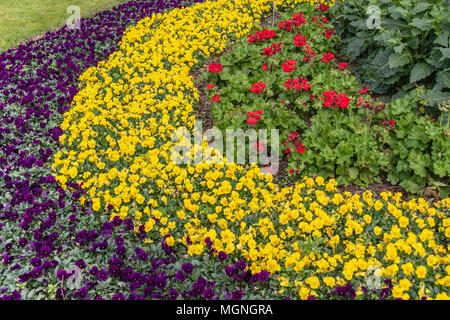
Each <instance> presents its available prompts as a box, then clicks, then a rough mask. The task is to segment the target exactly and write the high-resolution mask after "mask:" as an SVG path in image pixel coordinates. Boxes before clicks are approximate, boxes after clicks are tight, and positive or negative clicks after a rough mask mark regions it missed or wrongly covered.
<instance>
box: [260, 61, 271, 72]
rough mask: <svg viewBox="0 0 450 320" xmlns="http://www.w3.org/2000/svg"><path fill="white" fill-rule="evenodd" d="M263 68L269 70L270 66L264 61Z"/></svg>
mask: <svg viewBox="0 0 450 320" xmlns="http://www.w3.org/2000/svg"><path fill="white" fill-rule="evenodd" d="M261 69H263V70H264V71H267V70H269V66H268V65H267V64H265V63H263V65H262V67H261Z"/></svg>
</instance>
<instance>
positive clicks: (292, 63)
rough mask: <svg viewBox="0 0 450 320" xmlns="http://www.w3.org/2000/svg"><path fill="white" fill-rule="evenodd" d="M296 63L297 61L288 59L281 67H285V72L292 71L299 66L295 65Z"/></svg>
mask: <svg viewBox="0 0 450 320" xmlns="http://www.w3.org/2000/svg"><path fill="white" fill-rule="evenodd" d="M296 63H297V61H295V60H290V59H288V60H287V61H286V62H285V63H283V64H282V65H281V68H282V69H283V71H284V72H291V71H294V70H295V69H296V68H297V67H296V66H295V64H296Z"/></svg>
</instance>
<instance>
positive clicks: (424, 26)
mask: <svg viewBox="0 0 450 320" xmlns="http://www.w3.org/2000/svg"><path fill="white" fill-rule="evenodd" d="M410 25H412V26H414V27H416V28H418V29H420V30H421V31H426V30H429V29H430V28H431V20H430V19H417V18H414V19H413V20H412V21H411V22H410Z"/></svg>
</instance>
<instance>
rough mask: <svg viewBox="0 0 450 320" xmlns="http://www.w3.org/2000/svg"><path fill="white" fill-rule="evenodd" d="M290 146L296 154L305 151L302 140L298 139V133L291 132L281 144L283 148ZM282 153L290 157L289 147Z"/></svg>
mask: <svg viewBox="0 0 450 320" xmlns="http://www.w3.org/2000/svg"><path fill="white" fill-rule="evenodd" d="M288 143H289V144H292V145H293V146H294V147H295V149H296V150H297V152H298V153H303V152H305V151H306V148H305V146H304V145H303V144H302V140H301V139H300V136H299V135H298V132H291V133H290V134H289V137H288V138H287V140H286V141H284V142H283V146H285V147H286V145H287V144H288ZM284 152H285V153H286V154H287V155H288V156H290V155H291V147H290V146H289V147H288V148H286V149H285V150H284Z"/></svg>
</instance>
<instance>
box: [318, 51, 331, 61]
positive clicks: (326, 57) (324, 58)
mask: <svg viewBox="0 0 450 320" xmlns="http://www.w3.org/2000/svg"><path fill="white" fill-rule="evenodd" d="M333 59H334V54H332V53H331V52H328V53H324V54H323V55H322V58H320V60H321V61H323V62H325V63H328V62H330V61H331V60H333Z"/></svg>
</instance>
